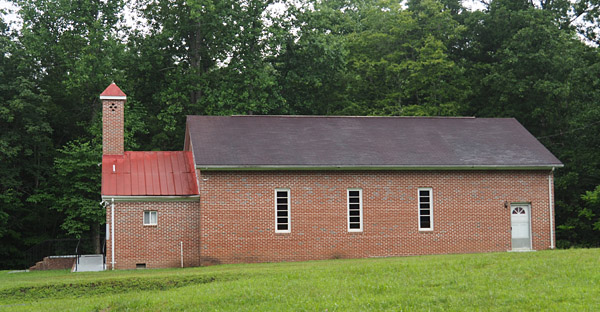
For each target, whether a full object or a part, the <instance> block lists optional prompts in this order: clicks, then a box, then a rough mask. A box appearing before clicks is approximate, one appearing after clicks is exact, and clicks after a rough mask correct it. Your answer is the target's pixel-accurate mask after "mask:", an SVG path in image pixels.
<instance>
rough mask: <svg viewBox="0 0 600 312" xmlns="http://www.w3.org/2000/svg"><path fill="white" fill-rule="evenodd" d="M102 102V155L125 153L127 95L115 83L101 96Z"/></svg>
mask: <svg viewBox="0 0 600 312" xmlns="http://www.w3.org/2000/svg"><path fill="white" fill-rule="evenodd" d="M100 99H101V100H102V155H123V153H124V149H125V148H124V135H125V125H124V108H125V101H126V100H127V95H125V93H123V91H121V89H119V87H117V85H116V84H115V83H114V82H113V83H111V84H110V86H108V87H107V88H106V90H104V92H102V94H100Z"/></svg>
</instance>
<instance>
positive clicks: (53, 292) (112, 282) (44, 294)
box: [0, 275, 232, 300]
mask: <svg viewBox="0 0 600 312" xmlns="http://www.w3.org/2000/svg"><path fill="white" fill-rule="evenodd" d="M216 280H217V278H216V277H214V276H204V275H202V276H171V277H166V278H165V277H161V278H156V277H154V278H143V277H142V278H140V277H135V278H127V279H123V278H121V279H109V280H103V281H95V282H78V283H58V284H47V285H39V286H38V285H36V286H24V287H23V286H22V287H14V288H6V289H2V290H0V297H4V298H11V299H14V300H19V299H21V300H23V299H25V300H29V299H43V298H75V297H88V296H94V295H101V294H114V293H124V292H129V291H146V290H153V291H155V290H168V289H173V288H178V287H184V286H190V285H196V284H207V283H212V282H214V281H216ZM219 280H232V276H227V277H224V278H221V277H220V278H219Z"/></svg>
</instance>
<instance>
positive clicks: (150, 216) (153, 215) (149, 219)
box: [144, 210, 157, 225]
mask: <svg viewBox="0 0 600 312" xmlns="http://www.w3.org/2000/svg"><path fill="white" fill-rule="evenodd" d="M156 219H157V212H156V211H154V210H146V211H144V225H156V221H157V220H156Z"/></svg>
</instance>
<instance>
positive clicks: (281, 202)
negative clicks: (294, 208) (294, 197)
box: [275, 189, 290, 233]
mask: <svg viewBox="0 0 600 312" xmlns="http://www.w3.org/2000/svg"><path fill="white" fill-rule="evenodd" d="M289 232H290V190H289V189H275V233H289Z"/></svg>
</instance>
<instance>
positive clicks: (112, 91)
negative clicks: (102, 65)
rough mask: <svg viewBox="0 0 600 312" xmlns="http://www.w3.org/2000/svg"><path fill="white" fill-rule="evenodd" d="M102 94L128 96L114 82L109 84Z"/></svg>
mask: <svg viewBox="0 0 600 312" xmlns="http://www.w3.org/2000/svg"><path fill="white" fill-rule="evenodd" d="M100 96H126V95H125V93H123V91H121V89H119V87H118V86H117V84H115V83H114V82H113V83H111V84H110V86H108V87H107V88H106V89H105V90H104V92H102V93H101V94H100Z"/></svg>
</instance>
